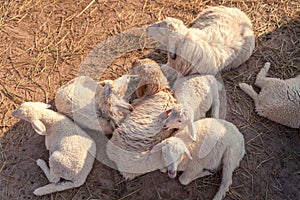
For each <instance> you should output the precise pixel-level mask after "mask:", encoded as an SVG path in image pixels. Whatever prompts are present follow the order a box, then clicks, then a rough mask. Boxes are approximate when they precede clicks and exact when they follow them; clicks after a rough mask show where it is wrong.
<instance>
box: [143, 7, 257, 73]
mask: <svg viewBox="0 0 300 200" xmlns="http://www.w3.org/2000/svg"><path fill="white" fill-rule="evenodd" d="M146 31H147V36H148V37H149V38H152V39H154V40H156V41H158V42H160V43H162V44H163V45H165V46H166V47H167V50H168V52H169V53H168V62H167V65H168V66H170V67H172V68H174V69H175V70H176V71H178V72H179V73H181V75H183V76H186V75H192V74H196V73H200V74H211V75H216V74H217V73H218V72H220V71H223V70H229V69H231V68H236V67H238V66H239V65H241V64H242V63H244V62H245V61H246V60H248V59H249V57H250V56H251V54H252V52H253V49H254V46H255V37H254V33H253V30H252V24H251V21H250V19H249V18H248V17H247V16H246V14H245V13H243V12H242V11H241V10H239V9H237V8H227V7H224V6H218V7H209V8H207V9H205V10H204V11H202V12H201V13H200V14H199V15H198V17H197V18H196V19H195V21H194V22H193V23H192V24H191V28H188V27H186V26H185V25H184V23H183V22H182V21H181V20H179V19H175V18H171V17H168V18H166V19H165V20H163V21H161V22H157V23H154V24H152V25H150V26H148V27H147V29H146Z"/></svg>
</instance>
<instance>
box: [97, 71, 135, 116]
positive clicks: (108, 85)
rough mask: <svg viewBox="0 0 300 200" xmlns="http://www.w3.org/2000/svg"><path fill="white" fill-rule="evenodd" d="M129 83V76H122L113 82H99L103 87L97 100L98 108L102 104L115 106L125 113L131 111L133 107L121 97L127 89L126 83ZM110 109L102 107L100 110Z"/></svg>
mask: <svg viewBox="0 0 300 200" xmlns="http://www.w3.org/2000/svg"><path fill="white" fill-rule="evenodd" d="M129 81H130V76H129V75H124V76H122V77H120V78H118V79H116V80H115V81H112V80H105V81H102V82H100V84H101V85H102V86H103V89H102V92H101V94H100V95H99V97H98V98H97V103H98V105H99V107H101V106H102V105H103V104H106V105H107V104H108V105H111V106H116V107H117V108H119V109H121V110H123V112H125V111H132V110H133V107H132V106H131V105H130V104H129V103H127V102H126V101H125V100H124V99H123V97H124V95H125V92H126V90H127V87H128V83H129ZM105 108H107V109H111V107H107V106H104V107H102V109H105Z"/></svg>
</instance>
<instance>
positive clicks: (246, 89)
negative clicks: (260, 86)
mask: <svg viewBox="0 0 300 200" xmlns="http://www.w3.org/2000/svg"><path fill="white" fill-rule="evenodd" d="M239 87H240V88H241V90H243V91H244V92H245V93H246V94H248V95H249V96H250V97H251V98H252V99H253V100H254V102H255V103H256V102H257V100H258V94H257V93H256V92H255V91H254V89H253V87H252V86H251V85H248V84H246V83H240V84H239Z"/></svg>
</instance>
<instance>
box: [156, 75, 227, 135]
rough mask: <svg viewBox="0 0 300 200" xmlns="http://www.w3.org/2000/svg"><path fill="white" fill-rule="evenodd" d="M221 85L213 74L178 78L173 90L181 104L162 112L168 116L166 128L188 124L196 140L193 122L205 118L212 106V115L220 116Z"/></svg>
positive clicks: (178, 127) (190, 132) (182, 126)
mask: <svg viewBox="0 0 300 200" xmlns="http://www.w3.org/2000/svg"><path fill="white" fill-rule="evenodd" d="M219 87H221V86H219V85H218V81H217V80H216V78H215V77H214V76H212V75H204V76H201V75H191V76H188V77H185V78H180V79H178V80H177V81H176V82H175V84H174V86H173V92H174V94H175V97H176V99H177V101H178V102H179V104H178V105H176V106H175V107H174V108H171V109H169V110H166V111H165V112H164V113H163V114H162V117H166V116H167V119H166V120H165V124H164V128H165V129H174V128H175V129H182V128H184V127H185V126H187V127H188V130H189V134H190V136H191V138H192V139H193V140H196V132H197V131H196V127H195V126H194V123H193V122H195V121H197V120H199V119H201V118H205V117H206V112H207V111H208V110H209V109H210V108H211V109H212V117H214V118H219V110H220V101H219V90H220V89H221V88H220V89H219Z"/></svg>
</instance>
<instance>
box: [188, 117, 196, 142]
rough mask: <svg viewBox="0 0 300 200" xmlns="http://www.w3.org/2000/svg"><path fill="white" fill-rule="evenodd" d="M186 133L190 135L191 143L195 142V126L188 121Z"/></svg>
mask: <svg viewBox="0 0 300 200" xmlns="http://www.w3.org/2000/svg"><path fill="white" fill-rule="evenodd" d="M188 131H189V135H190V137H191V139H192V140H193V141H196V139H197V129H196V127H195V124H194V122H193V121H190V122H189V123H188Z"/></svg>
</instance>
